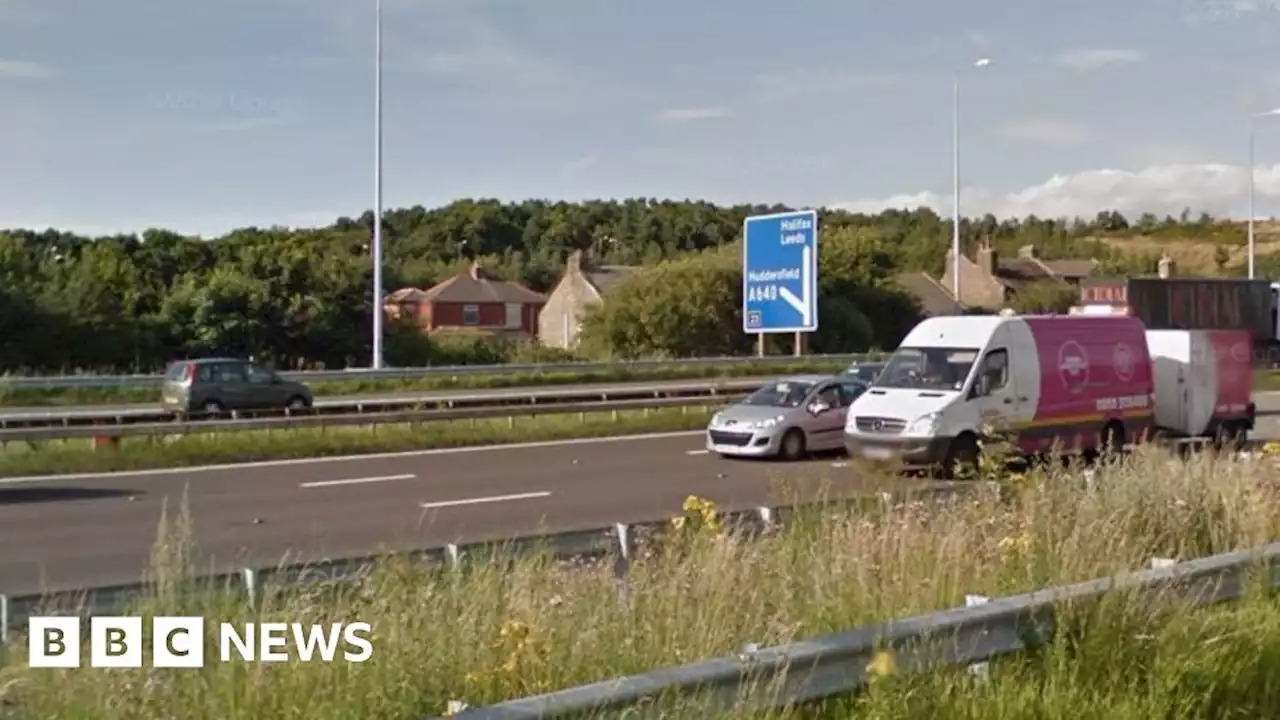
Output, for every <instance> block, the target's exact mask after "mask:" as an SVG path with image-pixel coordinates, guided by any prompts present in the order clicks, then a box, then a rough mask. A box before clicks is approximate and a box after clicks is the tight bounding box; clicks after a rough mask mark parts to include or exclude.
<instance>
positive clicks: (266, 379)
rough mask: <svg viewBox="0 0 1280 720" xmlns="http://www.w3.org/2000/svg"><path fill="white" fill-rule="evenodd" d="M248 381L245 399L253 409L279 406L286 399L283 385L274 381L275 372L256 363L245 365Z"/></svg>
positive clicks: (282, 404) (282, 405) (283, 403)
mask: <svg viewBox="0 0 1280 720" xmlns="http://www.w3.org/2000/svg"><path fill="white" fill-rule="evenodd" d="M245 378H246V380H247V382H248V388H247V389H248V398H247V401H248V402H249V403H250V404H251V405H252V407H253V408H255V409H259V410H260V409H266V408H280V407H284V405H285V403H286V402H287V401H288V398H287V397H284V391H285V386H284V384H283V383H279V382H276V374H275V373H274V372H271V371H270V370H268V369H267V368H264V367H262V366H261V365H258V364H256V363H247V364H246V365H245Z"/></svg>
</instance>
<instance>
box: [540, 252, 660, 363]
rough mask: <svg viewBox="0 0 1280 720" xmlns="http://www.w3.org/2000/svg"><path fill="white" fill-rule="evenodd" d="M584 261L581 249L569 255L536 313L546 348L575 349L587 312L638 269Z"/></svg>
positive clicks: (541, 338) (597, 305)
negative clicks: (595, 264) (596, 264)
mask: <svg viewBox="0 0 1280 720" xmlns="http://www.w3.org/2000/svg"><path fill="white" fill-rule="evenodd" d="M584 260H585V257H584V255H583V252H582V251H581V250H575V251H573V252H572V253H570V254H569V257H568V259H567V260H566V261H565V271H564V275H563V276H562V277H561V278H560V282H558V283H556V286H555V288H554V289H552V291H551V294H550V295H548V296H547V303H546V305H544V306H543V308H542V311H541V312H540V313H539V314H538V339H539V340H540V341H541V342H542V344H543V345H546V346H547V347H554V348H561V349H564V350H568V349H570V348H572V347H574V346H576V345H577V344H578V333H579V332H580V330H581V328H582V318H583V317H584V316H585V315H586V313H587V310H589V309H590V308H593V307H599V306H600V305H601V304H602V303H603V302H604V300H605V298H606V297H607V296H608V294H609V291H610V290H612V289H613V288H614V287H616V286H617V285H618V284H619V283H620V282H622V281H623V280H625V279H626V278H627V277H628V276H630V275H631V273H633V272H635V271H636V270H637V269H638V268H635V267H630V266H626V265H600V266H594V265H591V264H590V263H589V262H585V263H584Z"/></svg>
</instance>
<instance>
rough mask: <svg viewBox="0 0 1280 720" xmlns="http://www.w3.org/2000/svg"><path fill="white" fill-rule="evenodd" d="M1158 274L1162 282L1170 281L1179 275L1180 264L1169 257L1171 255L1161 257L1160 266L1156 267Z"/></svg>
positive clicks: (1166, 254)
mask: <svg viewBox="0 0 1280 720" xmlns="http://www.w3.org/2000/svg"><path fill="white" fill-rule="evenodd" d="M1156 272H1157V273H1158V274H1159V275H1160V278H1161V279H1162V280H1168V279H1169V278H1171V277H1173V276H1174V275H1176V274H1177V273H1178V264H1177V263H1175V262H1174V261H1173V258H1171V257H1169V253H1165V254H1164V255H1162V256H1160V264H1159V265H1157V266H1156Z"/></svg>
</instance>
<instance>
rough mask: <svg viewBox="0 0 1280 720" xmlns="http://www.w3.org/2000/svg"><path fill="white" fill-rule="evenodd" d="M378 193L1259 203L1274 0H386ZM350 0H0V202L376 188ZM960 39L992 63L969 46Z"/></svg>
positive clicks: (1277, 199) (115, 222) (48, 220)
mask: <svg viewBox="0 0 1280 720" xmlns="http://www.w3.org/2000/svg"><path fill="white" fill-rule="evenodd" d="M383 18H384V35H383V48H384V62H383V69H384V77H383V99H384V104H383V108H384V111H383V138H384V147H383V178H384V185H383V187H384V202H383V204H384V207H385V208H387V209H391V208H398V207H406V206H412V205H423V206H426V207H437V206H441V205H444V204H447V203H449V202H451V201H453V200H456V199H459V198H467V197H473V198H474V197H491V198H499V199H502V200H506V201H519V200H523V199H526V198H548V199H556V200H571V201H572V200H583V199H590V198H604V199H608V198H624V197H655V198H670V199H685V198H692V199H705V200H709V201H712V202H716V203H722V204H728V203H744V202H757V203H786V204H789V205H792V206H797V207H817V206H826V207H842V208H846V209H852V210H859V211H868V212H873V211H878V210H881V209H884V208H890V207H893V208H906V207H915V206H920V205H925V206H929V207H934V208H935V209H938V210H939V211H940V212H942V213H943V214H949V213H950V212H951V203H952V190H951V188H952V148H953V144H952V117H953V116H952V110H953V95H952V91H953V79H958V86H959V88H960V105H959V107H960V114H959V119H960V122H959V138H960V156H961V162H960V170H961V182H962V186H961V187H962V190H961V193H960V199H961V205H962V212H963V213H964V214H965V215H968V216H973V215H977V214H980V213H987V212H991V213H994V214H996V215H998V216H1002V217H1007V216H1025V215H1027V214H1031V213H1034V214H1037V215H1041V216H1051V217H1057V216H1076V215H1081V216H1086V217H1091V216H1093V215H1094V214H1096V213H1097V212H1098V211H1100V210H1104V209H1116V210H1120V211H1121V212H1124V213H1126V214H1128V215H1134V216H1136V215H1137V214H1139V213H1142V212H1146V211H1150V212H1154V213H1157V214H1159V215H1164V214H1173V215H1177V214H1178V213H1180V212H1181V211H1182V209H1183V208H1184V207H1190V208H1191V209H1192V210H1193V212H1195V213H1197V214H1198V213H1199V212H1201V211H1205V212H1210V213H1212V214H1214V215H1218V216H1232V217H1238V218H1243V217H1247V209H1248V204H1247V183H1248V157H1249V155H1248V152H1249V136H1250V133H1249V128H1250V126H1251V124H1252V125H1253V127H1254V129H1255V137H1256V161H1255V167H1256V174H1255V178H1256V184H1257V214H1258V215H1260V216H1271V215H1280V115H1277V116H1275V117H1266V118H1261V119H1258V120H1256V121H1252V122H1251V120H1250V116H1251V114H1253V113H1258V112H1262V111H1266V110H1269V109H1272V108H1280V0H1069V1H1067V0H894V1H893V2H883V1H881V2H870V1H868V0H792V1H791V2H786V3H782V2H766V1H765V0H735V1H734V2H732V3H728V2H718V3H712V2H706V1H702V2H699V1H697V0H647V1H646V2H622V1H621V0H537V1H536V2H535V1H534V0H384V12H383ZM374 29H375V14H374V0H218V1H217V2H199V1H197V0H112V2H109V3H107V2H102V1H101V0H0V227H29V228H38V229H42V228H45V227H54V228H57V229H61V230H70V231H76V232H83V233H89V234H104V233H114V232H140V231H142V230H144V229H147V228H151V227H163V228H167V229H171V230H176V231H179V232H184V233H190V234H199V235H205V236H211V235H217V234H221V233H224V232H226V231H228V230H230V229H233V228H236V227H243V226H248V225H258V226H267V225H273V224H278V225H287V226H319V225H325V224H328V223H330V222H332V221H333V220H334V219H335V218H337V217H339V216H356V215H359V214H360V213H361V212H364V211H365V210H368V209H371V208H372V207H373V203H374V200H373V185H374V171H373V167H374V157H375V153H374V127H375V125H374ZM981 58H988V59H989V60H990V63H989V64H987V65H986V66H984V67H975V65H974V63H975V62H976V61H978V60H979V59H981Z"/></svg>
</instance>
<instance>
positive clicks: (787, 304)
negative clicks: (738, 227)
mask: <svg viewBox="0 0 1280 720" xmlns="http://www.w3.org/2000/svg"><path fill="white" fill-rule="evenodd" d="M742 237H743V243H742V330H743V332H746V333H750V334H758V333H785V332H813V331H814V330H817V329H818V213H817V211H815V210H802V211H798V212H789V213H777V214H774V215H755V216H752V217H749V218H747V219H746V221H745V222H744V223H743V228H742Z"/></svg>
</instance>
